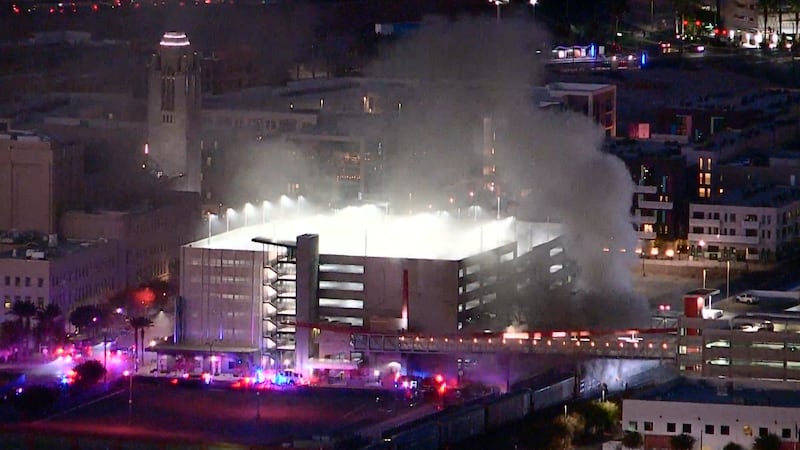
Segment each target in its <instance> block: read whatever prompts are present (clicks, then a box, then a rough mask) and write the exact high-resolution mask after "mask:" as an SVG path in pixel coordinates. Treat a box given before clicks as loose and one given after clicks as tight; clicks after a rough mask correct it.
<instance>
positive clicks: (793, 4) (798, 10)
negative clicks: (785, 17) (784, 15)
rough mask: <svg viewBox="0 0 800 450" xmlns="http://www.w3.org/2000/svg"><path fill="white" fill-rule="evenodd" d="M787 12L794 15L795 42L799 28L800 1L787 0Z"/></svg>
mask: <svg viewBox="0 0 800 450" xmlns="http://www.w3.org/2000/svg"><path fill="white" fill-rule="evenodd" d="M787 4H788V5H789V12H793V13H794V38H795V40H797V36H798V32H800V30H798V28H800V0H788V1H787Z"/></svg>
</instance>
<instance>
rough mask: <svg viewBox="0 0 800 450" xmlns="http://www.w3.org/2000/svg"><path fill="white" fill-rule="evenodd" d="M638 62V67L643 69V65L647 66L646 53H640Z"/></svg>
mask: <svg viewBox="0 0 800 450" xmlns="http://www.w3.org/2000/svg"><path fill="white" fill-rule="evenodd" d="M639 61H640V62H641V64H640V65H641V66H642V67H644V65H645V64H647V53H645V52H642V56H641V58H640V59H639Z"/></svg>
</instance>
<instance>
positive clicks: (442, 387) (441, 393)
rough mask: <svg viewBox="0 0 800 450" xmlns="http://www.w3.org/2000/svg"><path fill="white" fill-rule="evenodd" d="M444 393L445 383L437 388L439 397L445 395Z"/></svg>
mask: <svg viewBox="0 0 800 450" xmlns="http://www.w3.org/2000/svg"><path fill="white" fill-rule="evenodd" d="M446 391H447V384H445V383H442V385H441V386H439V395H444V393H445V392H446Z"/></svg>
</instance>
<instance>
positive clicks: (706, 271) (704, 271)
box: [703, 269, 708, 289]
mask: <svg viewBox="0 0 800 450" xmlns="http://www.w3.org/2000/svg"><path fill="white" fill-rule="evenodd" d="M707 274H708V269H703V289H705V288H706V276H707Z"/></svg>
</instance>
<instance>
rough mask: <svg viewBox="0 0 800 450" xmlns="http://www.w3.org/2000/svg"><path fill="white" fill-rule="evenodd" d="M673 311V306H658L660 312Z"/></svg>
mask: <svg viewBox="0 0 800 450" xmlns="http://www.w3.org/2000/svg"><path fill="white" fill-rule="evenodd" d="M671 309H672V306H670V305H658V310H659V311H669V310H671Z"/></svg>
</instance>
